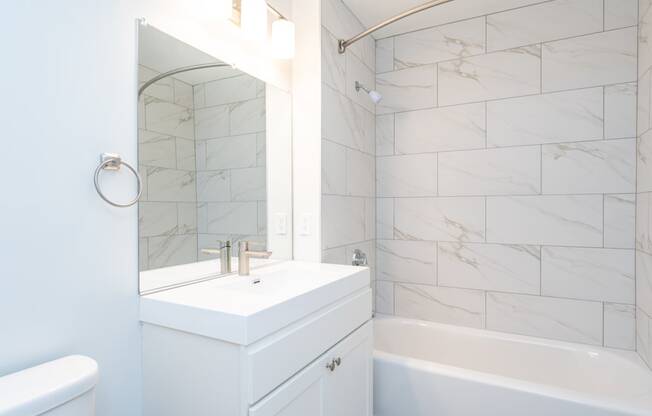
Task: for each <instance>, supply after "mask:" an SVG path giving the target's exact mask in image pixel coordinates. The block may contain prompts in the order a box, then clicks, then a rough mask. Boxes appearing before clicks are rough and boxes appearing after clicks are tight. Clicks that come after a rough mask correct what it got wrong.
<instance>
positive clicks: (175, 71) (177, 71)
mask: <svg viewBox="0 0 652 416" xmlns="http://www.w3.org/2000/svg"><path fill="white" fill-rule="evenodd" d="M227 66H230V67H231V68H235V66H233V65H229V64H225V63H221V62H220V63H217V62H214V63H211V64H199V65H191V66H184V67H181V68H177V69H172V70H170V71H167V72H164V73H162V74H160V75H157V76H155V77H154V78H152V79H150V80H149V81H147V82H146V83H144V84H143V85H142V86H141V87H140V88H138V98H140V96H141V95H142V94H143V92H144V91H145V90H146V89H147V87H149V86H150V85H152V84H154V83H156V82H158V81H160V80H162V79H163V78H167V77H170V76H172V75H176V74H180V73H182V72H188V71H194V70H195V69H208V68H222V67H227Z"/></svg>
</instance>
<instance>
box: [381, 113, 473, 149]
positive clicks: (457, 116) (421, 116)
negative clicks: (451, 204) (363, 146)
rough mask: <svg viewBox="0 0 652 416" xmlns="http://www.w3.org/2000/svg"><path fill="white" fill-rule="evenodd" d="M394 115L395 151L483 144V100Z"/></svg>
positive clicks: (469, 147) (463, 147)
mask: <svg viewBox="0 0 652 416" xmlns="http://www.w3.org/2000/svg"><path fill="white" fill-rule="evenodd" d="M383 117H386V116H383ZM395 117H396V152H397V153H398V154H411V153H429V152H441V151H447V150H467V149H481V148H484V147H485V142H486V134H485V133H486V130H485V121H486V111H485V105H484V103H477V104H466V105H457V106H452V107H444V108H433V109H428V110H420V111H409V112H404V113H398V114H396V116H395ZM377 140H378V138H377Z"/></svg>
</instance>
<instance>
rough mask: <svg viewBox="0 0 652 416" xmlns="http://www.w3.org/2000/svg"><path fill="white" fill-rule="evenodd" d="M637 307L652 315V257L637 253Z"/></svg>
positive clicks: (641, 252) (640, 252)
mask: <svg viewBox="0 0 652 416" xmlns="http://www.w3.org/2000/svg"><path fill="white" fill-rule="evenodd" d="M636 306H637V307H639V308H641V309H642V310H643V311H644V312H645V313H646V314H648V315H652V255H650V254H648V253H645V252H643V251H637V252H636Z"/></svg>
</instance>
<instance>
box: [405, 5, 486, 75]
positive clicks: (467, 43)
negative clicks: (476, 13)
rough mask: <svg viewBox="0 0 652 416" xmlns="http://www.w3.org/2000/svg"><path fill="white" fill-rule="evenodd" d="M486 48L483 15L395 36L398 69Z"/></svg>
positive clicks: (454, 57)
mask: <svg viewBox="0 0 652 416" xmlns="http://www.w3.org/2000/svg"><path fill="white" fill-rule="evenodd" d="M484 52H485V21H484V17H478V18H475V19H469V20H464V21H461V22H456V23H450V24H447V25H443V26H437V27H433V28H430V29H424V30H418V31H416V32H410V33H407V34H404V35H400V36H396V37H395V38H394V67H395V68H396V69H400V68H407V67H412V66H419V65H426V64H434V63H437V62H441V61H446V60H449V59H456V58H463V57H465V56H472V55H479V54H482V53H484Z"/></svg>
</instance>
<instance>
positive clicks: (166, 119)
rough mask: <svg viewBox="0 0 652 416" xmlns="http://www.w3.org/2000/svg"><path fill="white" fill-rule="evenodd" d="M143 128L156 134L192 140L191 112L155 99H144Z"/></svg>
mask: <svg viewBox="0 0 652 416" xmlns="http://www.w3.org/2000/svg"><path fill="white" fill-rule="evenodd" d="M145 126H146V129H147V130H149V131H153V132H157V133H163V134H167V135H170V136H177V137H183V138H186V139H193V138H194V127H193V126H194V121H193V111H192V110H191V109H188V108H186V107H181V106H179V105H176V104H172V103H169V102H166V101H161V100H159V99H157V98H152V97H145Z"/></svg>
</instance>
